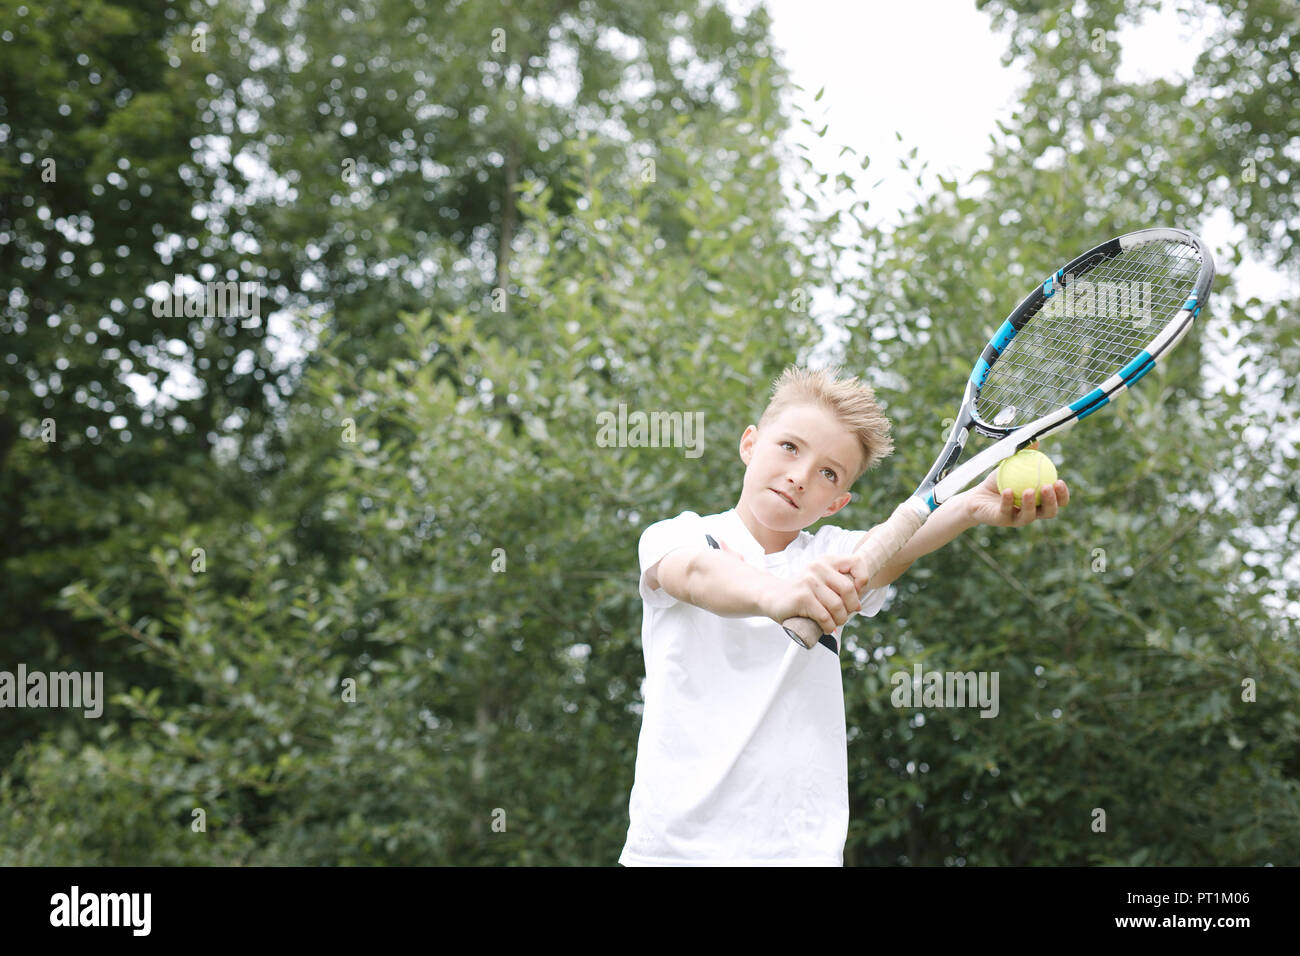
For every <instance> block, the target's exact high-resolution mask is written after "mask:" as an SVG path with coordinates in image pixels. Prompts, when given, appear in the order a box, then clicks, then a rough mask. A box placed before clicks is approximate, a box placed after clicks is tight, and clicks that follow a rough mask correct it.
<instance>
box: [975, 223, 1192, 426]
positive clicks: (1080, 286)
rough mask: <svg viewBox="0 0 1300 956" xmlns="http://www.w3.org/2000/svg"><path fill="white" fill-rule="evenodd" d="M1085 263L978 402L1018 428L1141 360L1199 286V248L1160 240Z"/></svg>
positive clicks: (992, 418)
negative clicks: (1135, 360)
mask: <svg viewBox="0 0 1300 956" xmlns="http://www.w3.org/2000/svg"><path fill="white" fill-rule="evenodd" d="M1098 259H1101V260H1102V261H1100V262H1097V261H1096V260H1092V261H1091V262H1088V263H1084V264H1082V265H1081V266H1079V267H1077V270H1076V274H1075V275H1074V276H1073V277H1069V276H1067V277H1066V282H1065V283H1064V285H1063V286H1058V287H1057V290H1056V292H1055V294H1054V295H1053V296H1052V297H1051V298H1049V299H1047V300H1046V301H1045V302H1044V303H1043V305H1042V306H1041V307H1040V308H1039V310H1038V312H1037V313H1035V314H1034V315H1033V316H1031V317H1030V318H1029V320H1028V321H1027V323H1026V324H1025V325H1024V326H1023V327H1022V328H1021V330H1020V331H1019V332H1018V333H1017V335H1016V337H1015V338H1014V339H1012V340H1011V343H1010V344H1009V345H1008V346H1007V348H1006V351H1004V352H1003V353H1002V355H1001V356H1000V357H999V358H998V359H997V361H996V362H994V363H993V367H992V369H991V370H990V372H989V376H988V379H987V381H986V382H985V384H984V387H983V389H982V390H981V392H980V396H979V399H978V401H977V402H976V413H977V415H978V416H979V417H980V418H981V419H982V420H984V421H985V422H988V423H990V424H994V425H998V426H1002V427H1007V428H1014V427H1018V426H1020V425H1023V424H1025V423H1027V422H1030V421H1032V420H1034V419H1035V418H1038V417H1039V416H1041V415H1044V414H1046V413H1048V412H1050V411H1053V410H1054V409H1056V408H1059V407H1061V406H1062V405H1066V404H1069V403H1070V402H1073V401H1074V400H1076V399H1078V398H1080V397H1081V396H1083V395H1085V394H1087V392H1089V391H1091V390H1092V389H1093V388H1095V387H1096V386H1097V385H1100V384H1101V382H1103V381H1104V380H1105V379H1106V378H1108V377H1110V376H1111V375H1113V374H1114V373H1115V372H1116V371H1117V370H1118V369H1119V368H1121V367H1123V366H1124V365H1125V364H1127V363H1128V362H1129V361H1130V360H1131V359H1133V357H1134V356H1136V355H1137V354H1138V353H1139V352H1140V351H1141V350H1142V349H1143V348H1144V347H1146V345H1147V344H1148V343H1150V342H1151V340H1152V339H1153V338H1155V336H1156V335H1157V334H1158V333H1159V332H1160V331H1161V329H1163V328H1164V327H1165V325H1166V324H1168V322H1169V321H1170V320H1171V319H1172V318H1173V317H1174V315H1175V314H1177V312H1178V310H1180V309H1181V308H1182V307H1183V304H1184V303H1185V302H1186V301H1187V296H1188V295H1189V294H1190V292H1191V291H1192V289H1193V288H1195V285H1196V280H1197V277H1198V276H1199V275H1200V271H1201V266H1202V263H1201V257H1200V254H1199V252H1198V251H1197V249H1196V247H1195V246H1192V245H1190V244H1186V243H1182V242H1177V241H1174V240H1161V241H1158V242H1153V243H1149V244H1147V245H1143V246H1138V247H1137V248H1134V249H1130V250H1127V251H1125V252H1122V253H1120V255H1118V256H1114V257H1110V258H1105V257H1103V256H1098Z"/></svg>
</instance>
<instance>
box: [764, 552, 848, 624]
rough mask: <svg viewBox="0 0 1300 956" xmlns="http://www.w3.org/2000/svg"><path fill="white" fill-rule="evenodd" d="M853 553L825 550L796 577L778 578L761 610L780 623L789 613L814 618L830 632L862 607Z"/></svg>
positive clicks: (792, 615) (788, 617)
mask: <svg viewBox="0 0 1300 956" xmlns="http://www.w3.org/2000/svg"><path fill="white" fill-rule="evenodd" d="M852 569H853V555H851V554H828V555H826V556H825V557H822V558H818V559H817V560H816V561H814V562H813V563H812V564H810V565H808V566H807V567H806V568H804V569H803V571H802V572H800V574H799V576H798V577H795V578H778V579H777V581H778V583H777V585H776V586H775V587H773V588H772V589H771V590H770V591H769V592H768V593H767V595H766V598H767V601H766V603H767V606H766V608H764V614H765V616H767V617H770V618H771V619H772V620H774V621H776V622H777V623H778V624H782V623H784V622H785V621H787V620H789V619H790V618H792V617H806V618H808V619H809V620H812V621H816V622H817V625H818V626H819V627H820V628H821V629H822V633H823V634H830V633H831V632H833V631H834V630H835V628H837V627H839V626H840V625H841V624H843V623H844V622H845V621H847V620H848V619H849V615H850V614H853V613H854V612H856V611H860V610H862V602H861V600H860V599H859V598H858V586H857V583H856V582H855V581H854V579H853V575H852Z"/></svg>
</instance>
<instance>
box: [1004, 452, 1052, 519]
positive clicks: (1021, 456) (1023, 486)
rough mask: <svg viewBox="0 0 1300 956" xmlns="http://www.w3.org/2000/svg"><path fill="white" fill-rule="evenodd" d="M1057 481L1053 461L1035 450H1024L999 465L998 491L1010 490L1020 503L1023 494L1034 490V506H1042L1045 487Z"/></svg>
mask: <svg viewBox="0 0 1300 956" xmlns="http://www.w3.org/2000/svg"><path fill="white" fill-rule="evenodd" d="M1054 481H1056V466H1055V465H1053V464H1052V459H1050V458H1048V457H1047V456H1046V455H1044V454H1043V453H1042V452H1041V451H1037V450H1035V449H1033V448H1022V449H1021V450H1020V451H1018V452H1016V453H1015V454H1014V455H1012V456H1011V457H1010V458H1006V459H1004V460H1003V462H1002V464H1000V465H998V491H1006V490H1007V489H1008V488H1010V489H1011V491H1012V492H1013V493H1014V494H1015V496H1016V501H1017V502H1020V501H1021V500H1022V497H1023V492H1026V491H1029V490H1031V489H1032V490H1033V492H1034V504H1035V505H1042V503H1043V492H1042V488H1043V486H1044V485H1050V484H1052V483H1053V482H1054Z"/></svg>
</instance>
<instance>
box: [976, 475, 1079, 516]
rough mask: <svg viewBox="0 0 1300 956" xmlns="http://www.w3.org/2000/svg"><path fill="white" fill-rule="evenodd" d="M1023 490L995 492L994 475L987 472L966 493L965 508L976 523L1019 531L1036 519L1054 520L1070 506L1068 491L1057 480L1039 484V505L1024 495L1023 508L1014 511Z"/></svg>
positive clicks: (1031, 497) (1016, 508) (1063, 484)
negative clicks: (1040, 495) (977, 483)
mask: <svg viewBox="0 0 1300 956" xmlns="http://www.w3.org/2000/svg"><path fill="white" fill-rule="evenodd" d="M1022 492H1023V489H1021V490H1018V491H1012V490H1011V489H1010V488H1008V489H1007V490H1006V491H998V473H997V472H996V471H994V472H991V473H990V474H989V476H988V477H987V478H985V479H984V481H983V482H981V483H980V485H979V486H978V487H976V488H972V489H971V490H970V491H968V492H966V494H968V495H969V496H970V497H969V498H967V502H966V505H967V507H968V508H969V509H970V516H971V517H972V518H973V519H975V523H976V524H991V525H997V526H999V527H1003V528H1023V527H1024V526H1025V525H1027V524H1029V523H1030V522H1032V521H1034V520H1036V519H1038V518H1055V517H1056V515H1057V513H1058V512H1059V511H1060V510H1061V509H1062V508H1064V507H1065V506H1066V505H1067V504H1069V503H1070V488H1069V486H1068V485H1066V483H1065V482H1064V481H1062V480H1061V479H1060V478H1058V479H1057V480H1056V481H1055V482H1053V483H1052V484H1050V485H1043V488H1042V499H1043V500H1042V504H1039V505H1035V504H1034V496H1033V495H1026V496H1025V499H1024V501H1023V504H1024V507H1021V508H1018V507H1016V505H1017V504H1020V503H1022V502H1021V501H1020V497H1021V494H1022Z"/></svg>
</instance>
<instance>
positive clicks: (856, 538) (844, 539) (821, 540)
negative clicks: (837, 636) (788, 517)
mask: <svg viewBox="0 0 1300 956" xmlns="http://www.w3.org/2000/svg"><path fill="white" fill-rule="evenodd" d="M866 537H867V532H866V531H850V530H848V529H846V528H837V527H835V526H834V525H825V526H824V527H822V528H820V529H819V530H818V532H817V535H816V537H815V539H814V540H815V542H816V549H815V553H816V556H817V557H821V556H822V555H824V554H852V553H853V552H854V551H856V550H857V549H858V545H860V544H861V543H862V542H863V541H865V540H866ZM888 595H889V586H888V585H886V586H885V587H883V588H872V589H871V590H870V591H868V592H867V593H866V594H864V595H862V610H861V611H858V612H857V613H858V614H861V615H862V616H863V617H875V616H876V614H878V613H879V612H880V609H881V608H882V607H884V606H885V598H886V597H887V596H888ZM850 620H852V618H851V617H850Z"/></svg>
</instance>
